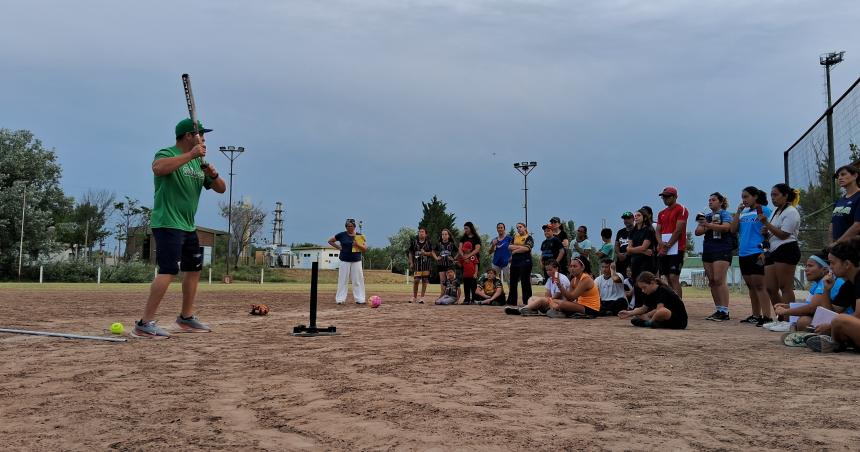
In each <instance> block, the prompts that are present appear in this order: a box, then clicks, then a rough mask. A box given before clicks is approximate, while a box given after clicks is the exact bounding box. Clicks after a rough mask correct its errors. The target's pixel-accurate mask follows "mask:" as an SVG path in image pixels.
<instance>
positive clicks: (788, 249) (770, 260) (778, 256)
mask: <svg viewBox="0 0 860 452" xmlns="http://www.w3.org/2000/svg"><path fill="white" fill-rule="evenodd" d="M798 262H800V245H798V244H797V242H788V243H783V244H782V245H780V246H779V248H777V249H775V250H773V251H771V252H770V253H769V254H768V256H767V260H766V261H765V265H773V264H776V263H779V264H788V265H797V263H798Z"/></svg>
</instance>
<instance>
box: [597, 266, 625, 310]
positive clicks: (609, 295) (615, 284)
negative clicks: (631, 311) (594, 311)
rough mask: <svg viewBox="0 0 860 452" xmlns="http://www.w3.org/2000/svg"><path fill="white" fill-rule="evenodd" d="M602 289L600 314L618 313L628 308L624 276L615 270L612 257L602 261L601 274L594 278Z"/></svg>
mask: <svg viewBox="0 0 860 452" xmlns="http://www.w3.org/2000/svg"><path fill="white" fill-rule="evenodd" d="M594 282H595V283H597V288H598V290H599V291H600V314H601V315H617V314H618V313H619V312H621V311H623V310H625V309H627V298H626V297H625V294H624V277H623V276H621V273H618V272H617V271H616V270H615V263H614V262H612V259H609V258H604V259H603V260H602V261H600V276H598V277H597V278H594Z"/></svg>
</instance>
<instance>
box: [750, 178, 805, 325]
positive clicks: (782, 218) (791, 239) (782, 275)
mask: <svg viewBox="0 0 860 452" xmlns="http://www.w3.org/2000/svg"><path fill="white" fill-rule="evenodd" d="M799 196H800V195H799V193H797V192H796V191H795V190H794V189H793V188H791V187H789V186H788V185H786V184H776V185H774V186H773V189H771V192H770V200H771V202H773V207H774V211H773V215H772V216H771V218H770V220H768V217H766V216H765V215H764V213H762V214H760V215H758V221H759V222H761V223H762V224H763V225H764V233H765V235H766V236H767V237H769V239H770V240H769V241H765V249H766V250H768V252H767V257H766V260H765V267H764V284H765V288H766V289H767V293H768V295H769V296H770V302H771V305H773V306H776V305H778V304H787V305H790V303H794V272H795V269H796V268H797V263H798V262H800V245H799V244H798V243H797V233H798V232H800V213H799V212H798V211H797V209H796V208H795V207H794V206H795V205H796V204H797V201H799ZM768 245H769V246H768ZM762 327H765V328H767V329H769V330H771V331H776V332H781V333H785V332H787V331H788V330H789V327H790V325H789V323H788V317H785V318H782V319H780V318H779V317H777V319H776V320H774V322H772V323H771V324H770V325H768V324H764V325H762Z"/></svg>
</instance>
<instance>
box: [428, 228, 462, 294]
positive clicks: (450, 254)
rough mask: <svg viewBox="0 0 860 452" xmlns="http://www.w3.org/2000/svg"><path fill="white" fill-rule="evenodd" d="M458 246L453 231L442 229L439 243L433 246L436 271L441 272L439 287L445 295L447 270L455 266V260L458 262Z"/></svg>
mask: <svg viewBox="0 0 860 452" xmlns="http://www.w3.org/2000/svg"><path fill="white" fill-rule="evenodd" d="M457 254H458V248H457V244H456V243H454V239H453V238H451V231H449V230H447V229H442V232H441V233H440V234H439V243H437V244H436V246H435V247H433V252H432V257H433V260H434V261H436V271H438V272H439V288H440V291H441V292H440V293H441V294H442V295H445V281H447V279H448V277H447V273H446V272H447V271H448V269H449V268H454V262H457Z"/></svg>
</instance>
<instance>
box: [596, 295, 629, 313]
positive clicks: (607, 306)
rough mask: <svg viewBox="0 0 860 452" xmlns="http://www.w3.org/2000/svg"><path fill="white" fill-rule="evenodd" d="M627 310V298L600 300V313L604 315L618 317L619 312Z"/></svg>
mask: <svg viewBox="0 0 860 452" xmlns="http://www.w3.org/2000/svg"><path fill="white" fill-rule="evenodd" d="M626 309H627V299H626V298H619V299H617V300H600V311H601V312H602V313H603V314H604V315H617V314H618V313H619V312H621V311H624V310H626Z"/></svg>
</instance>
